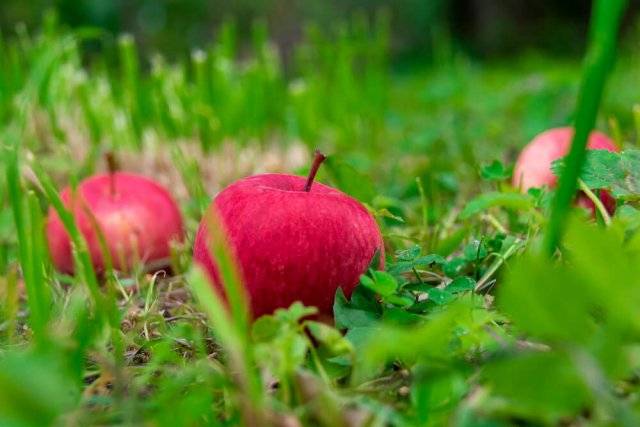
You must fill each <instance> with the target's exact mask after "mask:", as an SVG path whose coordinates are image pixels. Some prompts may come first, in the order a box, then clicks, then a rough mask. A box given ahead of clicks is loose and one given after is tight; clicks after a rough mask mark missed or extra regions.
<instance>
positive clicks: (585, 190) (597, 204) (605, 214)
mask: <svg viewBox="0 0 640 427" xmlns="http://www.w3.org/2000/svg"><path fill="white" fill-rule="evenodd" d="M578 187H579V188H580V190H581V191H582V192H583V193H584V194H585V196H587V197H588V198H589V200H591V201H592V202H593V205H594V206H595V207H596V209H597V210H598V212H599V213H600V215H601V216H602V220H603V221H604V225H606V226H607V227H608V226H610V225H611V216H610V215H609V212H607V208H605V207H604V205H603V204H602V201H601V200H600V198H599V197H598V196H597V195H596V194H595V193H594V192H593V191H591V189H590V188H589V187H587V184H585V183H584V181H583V180H581V179H579V180H578Z"/></svg>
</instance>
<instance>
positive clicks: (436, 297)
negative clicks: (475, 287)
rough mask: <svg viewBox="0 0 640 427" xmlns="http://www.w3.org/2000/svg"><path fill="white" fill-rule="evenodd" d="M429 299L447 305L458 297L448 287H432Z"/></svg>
mask: <svg viewBox="0 0 640 427" xmlns="http://www.w3.org/2000/svg"><path fill="white" fill-rule="evenodd" d="M427 294H428V295H429V300H430V301H433V302H434V303H435V304H437V305H445V304H448V303H450V302H451V301H453V300H454V299H456V297H455V296H454V295H453V294H452V293H451V292H449V291H448V290H446V289H439V288H431V289H429V291H428V292H427Z"/></svg>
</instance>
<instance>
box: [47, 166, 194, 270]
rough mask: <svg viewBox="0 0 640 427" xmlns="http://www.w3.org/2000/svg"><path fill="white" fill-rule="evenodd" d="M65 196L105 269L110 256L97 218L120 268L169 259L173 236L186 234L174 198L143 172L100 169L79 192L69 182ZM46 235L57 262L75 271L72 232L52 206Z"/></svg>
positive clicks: (96, 261)
mask: <svg viewBox="0 0 640 427" xmlns="http://www.w3.org/2000/svg"><path fill="white" fill-rule="evenodd" d="M60 197H61V198H62V201H63V202H64V204H65V206H66V207H67V208H68V209H70V210H71V212H72V213H73V215H74V217H75V220H76V224H77V225H78V227H79V229H80V232H81V233H82V234H83V235H84V238H85V239H86V241H87V245H88V248H89V252H90V253H91V259H92V262H93V265H94V267H95V269H96V270H97V271H102V270H104V268H105V261H104V259H103V256H102V251H101V248H100V241H99V234H98V232H97V231H96V228H95V223H97V224H98V225H99V227H100V231H101V232H102V234H103V235H104V238H105V241H106V245H107V247H108V249H109V255H110V257H111V260H112V262H113V267H114V268H115V269H116V270H120V271H129V270H131V269H132V268H133V267H134V266H135V265H136V264H137V263H138V262H142V263H144V264H146V265H153V266H159V265H163V264H166V261H167V260H168V257H169V255H170V248H169V246H170V242H171V241H172V240H176V241H182V239H183V238H184V232H183V225H182V217H181V215H180V210H179V209H178V206H177V205H176V203H175V202H174V201H173V198H172V197H171V195H170V194H169V192H168V191H167V190H166V189H164V188H163V187H162V186H160V185H159V184H157V183H156V182H154V181H152V180H150V179H148V178H145V177H143V176H139V175H134V174H129V173H123V172H112V173H109V174H104V175H96V176H93V177H90V178H88V179H86V180H84V181H82V182H81V183H80V184H79V185H78V188H77V189H76V191H75V192H72V191H71V189H70V188H69V187H67V188H65V189H64V190H63V191H62V193H61V194H60ZM92 216H93V218H95V220H94V219H92ZM94 221H95V222H94ZM47 238H48V242H49V250H50V252H51V257H52V259H53V263H54V265H55V266H56V268H57V269H58V270H60V271H61V272H64V273H73V257H72V253H71V242H70V239H69V235H68V234H67V232H66V230H65V228H64V226H63V224H62V222H61V221H60V217H59V216H58V214H57V213H56V212H55V210H54V209H53V208H51V209H50V210H49V216H48V219H47Z"/></svg>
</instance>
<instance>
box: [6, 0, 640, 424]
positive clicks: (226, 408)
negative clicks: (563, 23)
mask: <svg viewBox="0 0 640 427" xmlns="http://www.w3.org/2000/svg"><path fill="white" fill-rule="evenodd" d="M618 4H619V6H620V7H622V2H618ZM597 5H598V7H596V9H595V10H596V13H595V15H594V16H595V17H596V19H595V20H594V21H593V23H592V27H593V33H592V43H593V44H592V45H591V46H592V47H591V50H590V51H589V52H590V53H589V56H588V59H587V62H586V64H585V70H586V71H585V72H584V74H581V73H582V71H581V68H582V67H581V65H580V61H579V60H578V59H576V58H562V59H559V58H547V57H544V56H540V55H538V54H535V53H523V54H522V55H521V56H519V57H517V58H510V59H508V60H506V59H505V60H503V61H501V62H492V63H482V62H477V61H474V60H472V59H470V58H468V57H466V56H465V55H464V54H462V53H460V52H457V51H455V50H452V49H451V48H448V47H447V46H449V45H448V44H447V41H446V40H444V41H443V46H442V49H440V51H441V52H442V55H439V57H438V58H439V59H438V61H437V62H436V63H434V64H430V65H428V66H419V65H414V66H411V67H399V66H397V65H394V64H392V63H391V61H390V59H389V52H388V51H389V40H388V22H387V17H386V16H385V15H384V14H381V15H380V17H379V19H378V21H376V22H375V23H374V24H367V23H365V22H362V21H358V20H356V21H354V22H352V23H350V24H348V25H347V24H345V25H342V26H339V30H338V31H336V32H332V33H328V32H326V31H323V30H322V29H319V28H313V27H311V28H308V30H307V31H306V34H305V36H304V38H303V40H302V42H301V43H300V45H298V47H297V49H296V52H295V55H293V56H294V58H295V59H294V60H293V62H292V63H290V64H286V66H285V64H283V63H282V62H281V60H280V58H279V56H278V52H277V51H276V50H275V48H274V46H272V45H271V44H270V43H269V37H268V32H267V30H266V28H264V26H261V25H256V26H255V29H254V38H253V44H252V46H251V47H250V48H249V51H248V52H245V51H243V50H242V49H241V48H240V47H239V46H237V45H236V37H235V29H234V27H233V25H230V24H228V25H226V26H224V27H223V28H222V30H221V32H220V35H219V37H218V39H217V40H218V41H217V42H216V43H215V44H213V45H211V46H205V47H203V48H202V49H201V50H198V51H196V52H193V53H192V54H191V55H187V56H185V58H186V59H185V60H184V61H183V62H178V63H168V62H167V61H166V60H164V59H163V58H161V57H160V56H156V57H153V58H140V57H139V54H138V52H137V49H136V44H135V43H134V41H133V40H132V39H131V38H130V37H128V36H122V37H119V38H118V39H117V40H116V41H109V38H108V37H107V36H106V35H104V34H100V33H98V32H95V31H93V30H89V29H84V30H81V31H77V32H75V33H73V32H70V31H68V30H66V29H64V28H62V27H60V26H59V25H58V24H57V23H56V22H55V18H54V17H53V16H50V17H49V18H48V19H47V20H46V22H45V25H44V26H43V28H42V30H41V31H40V32H38V33H36V34H28V33H26V32H24V31H21V30H20V31H18V32H17V33H16V34H15V35H13V36H11V37H9V38H6V39H4V40H2V41H1V42H0V46H1V50H2V51H3V52H4V53H5V54H4V56H3V58H4V59H5V60H3V61H0V120H1V121H0V141H1V144H2V145H1V147H0V149H1V150H2V151H1V153H2V156H1V158H2V160H1V162H0V168H1V171H2V173H1V174H0V425H3V426H4V425H7V426H46V425H82V426H84V425H96V426H98V425H100V426H104V425H114V426H133V425H153V426H172V427H173V426H197V425H224V426H229V425H275V426H282V425H321V426H356V425H358V426H359V425H363V426H364V425H366V426H383V425H394V426H396V425H397V426H418V425H425V426H440V425H455V426H465V427H472V426H473V427H480V426H508V425H594V426H596V425H629V426H633V425H638V424H639V422H640V406H639V405H638V396H640V394H639V393H640V389H639V386H638V373H639V372H640V363H639V362H638V360H639V359H638V348H640V347H639V346H638V345H639V344H640V340H639V337H640V316H639V314H638V313H639V311H638V307H639V306H640V283H639V281H640V259H639V255H640V237H639V236H640V210H638V208H639V206H638V204H639V202H640V176H639V175H638V173H637V170H640V169H639V168H640V154H638V151H637V149H636V148H637V146H638V141H639V139H638V138H639V137H638V135H640V127H639V124H640V114H638V107H637V106H636V105H635V104H636V103H637V102H638V100H639V99H640V88H638V86H637V84H635V79H636V77H637V73H638V71H640V62H638V59H637V58H636V56H634V55H633V53H634V51H633V46H634V42H637V40H634V39H633V38H632V39H630V40H627V41H625V42H624V43H623V44H622V46H621V47H620V52H619V60H618V61H617V63H616V66H615V68H614V69H613V70H612V72H611V75H610V78H609V80H608V83H607V90H606V91H605V92H604V93H602V90H603V87H604V81H605V80H604V78H605V75H606V71H608V70H607V68H608V64H610V63H611V60H612V57H611V55H612V53H613V45H614V37H613V36H614V32H615V26H616V21H617V16H616V13H617V11H618V10H617V9H614V8H610V7H609V6H610V4H609V3H607V7H604V5H605V2H604V1H599V2H597ZM86 40H92V41H94V42H97V43H98V44H100V45H102V48H103V50H102V51H101V52H100V53H99V54H94V55H93V56H85V53H84V52H83V50H82V47H81V46H82V43H83V41H86ZM445 47H447V48H445ZM581 76H582V80H581ZM581 81H582V83H580V82H581ZM600 98H601V99H600ZM599 101H601V102H599ZM576 105H577V109H576ZM574 111H575V113H574ZM598 111H599V114H596V113H597V112H598ZM570 123H576V124H577V126H578V128H579V131H578V132H577V133H576V140H577V142H578V144H576V145H575V147H576V151H575V153H578V154H573V155H572V156H570V157H569V158H568V159H567V160H566V161H565V165H564V167H565V169H564V170H571V173H569V174H564V176H563V178H562V180H561V182H563V184H561V187H560V190H559V191H558V192H557V193H556V194H555V196H554V194H553V192H548V191H540V192H537V191H534V192H530V193H528V194H520V193H518V192H516V191H515V190H514V189H513V188H512V187H511V185H510V173H511V172H510V166H511V165H512V163H513V161H514V159H515V156H516V155H517V152H518V150H519V149H520V148H521V147H522V146H523V145H524V144H525V143H526V142H527V141H528V140H530V139H531V138H532V137H533V136H534V135H535V134H537V133H538V132H540V131H542V130H544V129H547V128H549V127H553V126H560V125H567V124H570ZM594 124H595V127H597V128H599V129H601V130H604V131H606V132H608V133H610V134H611V135H612V136H614V137H615V139H616V141H618V142H620V143H622V145H623V148H624V151H623V153H622V154H620V155H614V154H611V155H608V156H592V155H587V156H584V155H583V153H582V152H581V149H582V145H584V144H580V143H581V142H582V143H583V142H584V138H586V134H587V132H588V130H589V129H590V128H591V127H592V126H593V125H594ZM315 148H320V149H321V150H322V151H323V152H326V153H328V154H329V155H330V156H329V158H328V159H327V162H326V164H325V165H324V166H323V167H322V168H321V171H320V173H319V180H320V181H323V182H327V183H329V184H332V185H334V186H336V187H338V188H340V189H342V190H343V191H345V192H347V193H349V194H351V195H352V196H354V197H356V198H358V199H359V200H361V201H362V202H363V203H366V204H367V206H368V207H369V208H370V209H371V211H372V212H373V213H374V214H375V215H376V218H377V220H378V221H379V224H380V226H381V229H382V231H383V235H384V238H385V245H386V252H387V259H386V261H387V262H386V269H385V271H384V272H380V271H370V272H368V273H367V275H366V276H364V277H363V278H362V279H361V284H360V286H358V288H357V289H356V291H355V292H354V294H353V295H352V296H351V298H346V297H345V296H344V294H343V293H342V292H341V291H339V292H338V293H337V294H336V298H335V303H334V318H335V324H334V325H328V324H325V323H321V322H319V321H317V320H313V318H310V317H309V315H310V314H313V313H314V312H315V309H314V308H312V307H304V306H302V305H301V304H294V305H292V306H291V307H290V308H288V309H283V310H279V311H277V312H276V313H274V314H273V315H271V316H264V317H262V318H260V319H258V320H257V321H255V322H253V323H252V322H251V321H250V320H249V317H248V313H247V311H246V307H247V305H246V295H244V292H243V288H242V284H241V281H240V279H239V275H238V273H237V267H236V266H235V265H234V260H233V258H232V257H231V256H230V252H229V250H228V248H227V247H226V245H224V244H217V245H216V246H215V247H213V248H211V250H212V253H213V254H215V256H216V258H217V260H218V262H219V264H220V266H221V273H222V276H223V281H224V284H225V286H224V288H225V297H226V300H227V301H228V302H229V305H228V307H227V306H226V305H225V303H224V302H222V301H223V300H222V298H221V295H219V293H217V292H216V291H215V290H214V288H212V287H211V286H210V285H209V283H208V282H207V281H206V279H205V278H204V277H203V276H202V275H201V273H200V271H199V270H198V268H197V267H195V266H192V265H191V254H190V247H191V244H192V240H193V237H194V233H195V230H196V227H197V224H198V222H199V221H200V220H201V217H202V214H203V212H204V210H205V208H206V206H207V205H208V203H209V201H210V199H211V197H212V196H213V195H214V193H215V191H216V190H219V189H220V188H221V187H222V186H224V185H225V184H227V183H228V182H230V181H231V180H234V179H237V178H239V177H241V176H242V175H244V174H248V173H253V172H258V171H262V170H279V171H283V172H291V173H300V174H303V173H304V172H306V170H307V168H308V164H309V163H310V161H311V151H312V150H313V149H315ZM109 152H112V153H114V155H115V157H117V158H119V160H120V161H121V163H122V164H123V167H126V168H128V169H132V170H134V171H137V172H142V173H147V174H149V175H152V176H154V177H156V178H157V179H160V180H163V179H164V180H165V181H164V182H165V183H168V184H169V185H170V189H171V190H173V191H174V192H175V194H176V196H177V198H178V200H179V202H180V205H181V208H182V210H183V213H184V215H185V219H186V227H187V235H188V237H187V242H186V243H185V244H184V245H183V246H180V247H176V248H175V251H174V252H175V253H174V254H173V257H172V273H173V274H172V275H171V276H166V275H163V274H155V275H154V274H146V273H144V272H143V270H142V269H137V270H136V271H135V272H134V273H132V274H130V275H122V274H120V273H118V272H113V271H108V272H107V273H106V274H104V275H102V276H100V275H97V274H96V272H95V271H94V270H93V267H92V265H91V258H90V256H89V254H88V252H87V249H86V242H84V239H83V237H82V235H81V233H80V232H79V231H78V230H77V227H76V224H75V221H74V218H73V216H72V215H71V214H70V213H69V212H68V211H67V210H66V208H65V207H64V206H63V204H62V202H61V200H60V198H59V196H58V191H57V190H58V189H59V188H60V187H61V186H63V185H67V184H72V185H75V184H77V182H79V180H81V179H82V178H84V177H86V176H88V175H90V174H92V173H94V172H96V171H99V170H104V169H105V167H106V166H105V165H104V164H103V163H104V162H103V160H102V157H103V155H104V154H105V153H109ZM581 157H584V158H581ZM274 159H275V160H274ZM583 161H584V165H586V168H585V167H582V164H583ZM577 182H579V183H580V185H581V186H582V187H581V188H583V189H585V191H586V192H587V193H594V194H595V193H597V191H599V190H600V189H607V190H608V191H610V192H611V193H612V194H613V195H614V196H616V197H617V199H618V210H617V212H616V214H615V215H614V216H613V217H612V218H611V220H610V221H608V222H607V223H606V224H605V223H602V224H601V223H600V222H602V221H590V220H589V219H588V218H587V217H586V215H585V214H584V212H582V211H579V210H574V209H570V203H569V202H570V199H571V196H572V194H573V192H574V189H575V186H576V183H577ZM560 193H562V194H563V195H564V196H563V195H559V194H560ZM554 197H558V199H554ZM47 209H53V210H55V211H57V212H58V214H59V216H60V217H61V219H62V220H63V222H64V225H65V227H66V228H67V230H68V231H69V232H70V235H71V238H72V241H73V248H74V260H75V265H76V271H77V273H76V275H75V276H73V277H70V276H66V275H62V274H60V273H57V272H56V271H55V270H54V268H53V266H52V264H51V260H50V257H49V254H48V251H47V245H46V241H45V236H44V233H43V232H44V220H45V215H46V212H47ZM207 220H208V221H210V223H209V229H210V232H212V233H215V234H216V235H218V234H219V233H220V230H219V227H218V226H217V223H216V218H208V219H207ZM550 224H551V227H550V226H549V225H550ZM545 232H546V233H547V235H546V236H547V237H546V241H543V238H544V236H545ZM561 236H562V245H560V249H559V250H558V252H557V253H558V254H559V255H561V256H558V257H554V258H550V257H548V256H546V255H543V254H541V252H540V251H537V250H532V249H537V248H539V247H540V245H541V244H542V243H543V242H545V243H546V248H547V249H551V248H552V249H553V250H554V251H555V250H556V247H557V246H558V243H559V242H560V238H561ZM214 240H215V241H216V242H222V241H223V240H222V239H214ZM318 268H322V266H318Z"/></svg>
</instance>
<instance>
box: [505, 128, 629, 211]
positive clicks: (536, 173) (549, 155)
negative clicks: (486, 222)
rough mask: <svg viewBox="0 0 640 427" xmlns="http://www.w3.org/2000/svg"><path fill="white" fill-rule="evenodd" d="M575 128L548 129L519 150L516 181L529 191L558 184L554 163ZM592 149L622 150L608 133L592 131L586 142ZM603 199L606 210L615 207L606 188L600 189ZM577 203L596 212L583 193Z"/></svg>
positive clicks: (566, 152)
mask: <svg viewBox="0 0 640 427" xmlns="http://www.w3.org/2000/svg"><path fill="white" fill-rule="evenodd" d="M572 138H573V128H570V127H563V128H555V129H550V130H548V131H545V132H543V133H541V134H539V135H538V136H536V137H535V138H534V139H533V140H532V141H531V142H530V143H529V144H528V145H527V146H526V147H525V148H524V149H523V150H522V152H521V153H520V156H519V157H518V160H517V162H516V166H515V168H514V172H513V185H514V186H515V187H518V188H520V189H521V191H523V192H526V191H527V190H529V189H530V188H533V187H543V186H547V187H549V188H553V187H555V186H556V183H557V177H556V176H555V175H554V174H553V172H552V171H551V163H553V161H554V160H557V159H559V158H561V157H564V156H566V155H567V154H568V153H569V149H570V147H571V139H572ZM587 149H589V150H607V151H615V152H617V151H619V150H618V147H617V146H616V145H615V144H614V143H613V141H612V140H611V139H610V138H609V137H608V136H606V135H605V134H603V133H601V132H598V131H593V132H591V134H590V135H589V141H588V142H587ZM600 200H601V201H602V203H603V204H604V206H605V207H606V209H607V211H609V213H610V214H612V213H613V212H614V211H615V199H614V198H613V197H612V196H611V195H610V194H609V193H607V192H606V191H600ZM577 203H578V205H580V206H583V207H585V208H587V209H589V210H591V211H592V212H593V213H595V207H594V205H593V202H592V201H591V200H590V199H589V198H588V197H586V196H585V195H584V194H581V195H579V197H578V200H577Z"/></svg>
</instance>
